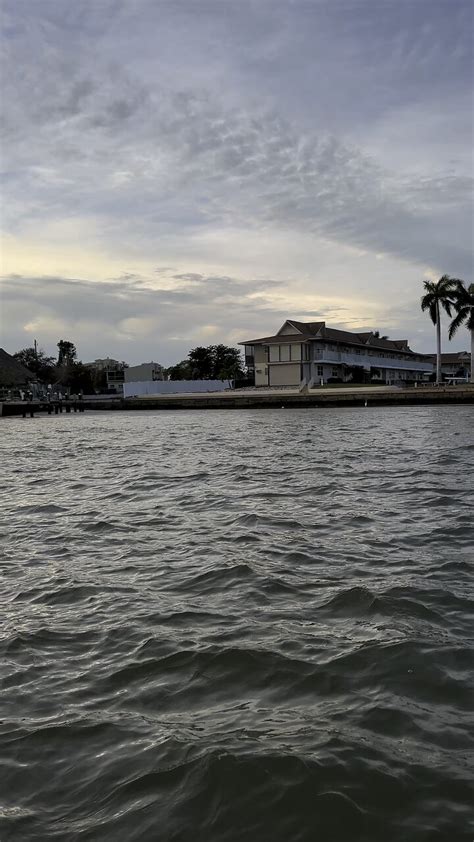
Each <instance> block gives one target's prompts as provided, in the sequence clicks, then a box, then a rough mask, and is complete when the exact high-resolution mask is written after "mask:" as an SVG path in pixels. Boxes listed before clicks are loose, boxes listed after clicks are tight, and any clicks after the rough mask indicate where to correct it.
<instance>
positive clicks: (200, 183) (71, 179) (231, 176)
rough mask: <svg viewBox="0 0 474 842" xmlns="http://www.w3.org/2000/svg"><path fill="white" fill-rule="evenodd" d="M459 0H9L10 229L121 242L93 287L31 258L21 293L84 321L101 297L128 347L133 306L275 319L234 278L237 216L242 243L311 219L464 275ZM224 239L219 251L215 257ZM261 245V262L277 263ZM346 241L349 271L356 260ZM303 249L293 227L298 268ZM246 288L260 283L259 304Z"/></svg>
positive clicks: (338, 236) (6, 196) (251, 323)
mask: <svg viewBox="0 0 474 842" xmlns="http://www.w3.org/2000/svg"><path fill="white" fill-rule="evenodd" d="M380 8H381V7H380ZM472 9H473V7H472V4H471V3H470V2H465V0H457V3H456V4H454V6H453V4H452V3H448V2H447V0H446V1H445V0H432V2H431V3H429V4H427V3H413V2H412V0H400V2H398V3H396V4H395V3H387V4H383V12H382V11H380V9H379V7H377V9H375V7H374V4H373V3H372V2H367V0H355V2H354V0H339V2H338V3H330V2H315V3H300V2H296V3H293V2H291V0H285V2H279V0H276V2H272V3H267V2H265V0H258V2H257V1H256V0H255V2H253V0H242V2H239V3H233V2H229V3H220V2H217V0H212V2H211V0H203V2H202V3H199V4H194V3H186V2H183V3H167V2H164V3H156V2H154V0H140V2H139V3H137V2H134V0H101V2H100V3H92V2H90V0H87V2H81V0H78V2H75V3H64V2H62V0H42V2H41V3H34V2H27V1H26V0H25V1H24V2H20V3H18V2H16V1H15V2H10V0H5V2H4V3H3V6H2V17H3V49H2V58H1V61H2V95H3V96H2V99H3V102H2V108H1V118H2V122H3V126H4V141H3V145H2V150H1V151H2V164H3V169H4V175H3V181H2V184H3V206H2V223H3V225H4V228H5V229H6V231H7V232H8V233H11V234H13V235H15V237H16V238H17V240H18V242H19V243H20V244H21V242H22V241H23V240H25V242H28V241H29V238H31V239H32V240H34V241H42V240H45V241H47V242H51V243H52V245H51V250H52V251H54V248H55V247H56V246H57V248H58V250H59V249H66V250H67V247H70V246H71V244H72V245H75V244H76V233H75V232H76V230H77V239H78V242H79V244H80V245H81V244H82V247H83V248H84V250H87V249H91V250H93V251H94V252H96V253H100V254H106V255H118V256H119V257H120V256H121V255H122V254H123V255H124V256H123V259H122V266H121V267H120V268H119V269H118V271H117V274H119V272H120V273H121V277H120V278H119V279H116V280H113V281H110V282H109V283H108V284H106V285H95V286H94V285H93V284H90V285H89V286H87V285H86V286H81V284H82V285H83V284H84V283H86V282H83V281H77V280H76V281H74V283H71V284H70V286H67V285H66V281H65V280H64V279H63V280H61V279H56V280H55V281H54V282H53V281H52V280H50V281H48V280H44V279H40V278H37V279H36V280H35V281H34V282H33V281H27V279H25V278H23V279H22V280H21V281H18V282H17V286H18V288H20V287H21V288H22V289H26V288H27V285H28V284H29V283H31V287H28V291H29V294H30V295H31V296H33V298H32V301H33V302H34V306H35V307H38V308H43V309H42V312H44V313H49V314H50V315H51V318H53V316H54V318H56V317H57V318H58V319H60V318H62V317H63V315H64V313H66V311H67V313H68V314H69V315H68V324H72V325H74V324H75V322H74V319H73V317H72V316H71V313H72V312H73V310H74V313H75V314H76V316H75V317H74V318H76V321H77V319H81V318H82V319H84V320H87V319H88V318H92V317H94V312H93V311H91V310H89V309H88V307H89V305H88V302H89V301H92V300H94V301H95V302H96V305H97V308H96V310H95V316H96V317H97V319H100V320H101V324H102V323H103V324H104V325H105V324H106V318H107V313H109V314H110V319H111V327H110V341H111V342H115V339H114V338H113V337H114V336H115V337H122V339H117V342H124V343H125V346H124V347H128V346H127V344H126V343H127V342H128V341H129V340H127V339H126V338H123V337H126V336H128V335H130V336H131V335H132V333H133V324H132V325H131V324H130V323H129V322H128V323H127V324H125V326H124V325H123V324H122V322H127V319H141V318H143V319H145V318H150V316H149V313H150V311H151V312H152V313H153V318H156V319H158V321H157V322H156V324H157V330H158V332H159V334H160V337H161V336H165V335H166V336H167V335H168V334H167V333H166V330H167V326H169V327H170V330H172V334H169V335H170V336H171V335H173V336H175V335H176V336H177V335H180V336H181V335H183V331H184V332H185V333H186V332H187V334H186V335H189V334H190V331H191V329H192V324H193V323H194V322H195V323H196V324H202V325H203V326H206V325H207V326H208V327H209V326H210V327H209V329H211V327H212V326H213V325H214V326H217V329H218V331H221V334H219V335H222V337H223V338H225V336H227V335H229V332H231V330H232V325H233V326H234V327H236V328H238V327H239V326H240V325H242V328H244V327H245V330H244V335H245V333H247V332H250V333H253V332H254V327H255V329H256V330H257V332H261V327H262V319H263V321H264V322H265V325H266V327H268V329H273V327H274V323H273V322H272V325H270V324H269V322H268V321H265V319H266V315H267V314H268V313H270V312H271V304H270V303H269V301H268V300H267V301H266V303H265V293H266V292H269V291H271V290H272V289H277V288H276V287H274V286H272V283H273V284H274V283H275V281H274V280H273V281H272V280H268V281H261V280H258V281H256V280H254V281H252V284H251V285H249V287H246V286H245V285H244V287H242V284H241V283H240V282H239V281H238V280H236V278H235V277H234V275H235V274H237V272H238V270H236V268H235V264H236V261H238V260H239V259H240V258H241V250H242V245H241V244H242V242H244V240H245V232H248V236H249V238H250V237H253V242H254V243H255V240H256V239H258V236H259V235H260V234H261V235H262V239H264V238H265V237H268V238H271V237H273V238H274V242H276V241H280V240H281V241H285V239H286V241H288V242H291V241H292V239H295V240H296V239H297V238H300V239H299V240H298V241H299V242H302V243H303V237H304V236H306V243H307V244H309V243H312V242H321V243H323V242H324V241H327V240H330V241H332V242H333V243H335V244H337V246H338V247H340V249H341V252H342V251H343V250H344V249H345V247H346V246H353V247H355V248H357V249H360V250H363V251H368V252H369V253H373V254H374V255H375V254H379V253H382V254H388V255H392V256H393V257H394V258H395V259H396V260H398V261H399V265H402V264H403V265H405V264H407V265H411V266H412V267H413V270H412V271H413V275H414V277H416V279H417V282H418V281H419V277H420V274H421V271H422V267H434V269H435V270H436V271H439V272H440V273H441V272H445V271H447V272H449V273H450V274H453V275H458V276H461V277H468V278H469V277H470V276H471V273H472V229H473V214H472V194H473V180H472V174H473V173H472V120H470V119H469V118H468V117H466V115H468V114H469V113H471V112H470V109H471V100H470V92H471V84H472V43H471V37H470V32H471V31H472ZM68 225H69V227H68ZM51 228H53V229H54V232H53V233H54V236H53V235H51V237H50V240H48V236H49V232H50V230H51ZM235 230H239V231H240V232H241V236H240V238H238V244H237V246H235V247H234V249H235V253H232V252H231V249H232V243H233V242H237V240H233V239H232V236H231V233H232V232H233V231H235ZM84 231H86V233H84ZM227 232H229V236H228V237H226V234H227ZM206 237H207V238H208V245H207V246H206V245H205V244H206ZM216 239H218V240H219V242H220V244H222V243H224V246H221V252H220V254H222V251H223V249H224V247H225V246H226V244H227V248H228V264H229V265H228V267H227V266H222V263H223V261H222V260H221V263H220V264H219V272H218V273H215V274H212V272H211V269H210V267H212V265H213V261H214V249H215V242H216ZM169 242H171V243H172V244H173V249H171V248H170V249H168V251H166V250H164V251H163V252H162V251H161V247H162V244H163V243H169ZM196 242H199V243H200V253H199V257H200V260H199V259H197V258H196V256H195V252H196V248H197V247H196ZM203 244H204V245H203ZM302 248H303V246H302ZM206 249H207V251H206ZM266 253H267V254H268V255H269V257H268V266H267V267H266V268H265V269H264V271H263V274H264V275H268V276H269V278H272V279H273V278H274V277H276V276H277V274H278V270H279V267H278V266H277V265H276V264H275V263H272V259H271V247H268V249H267V252H266ZM125 255H126V256H125ZM129 255H132V257H137V258H138V257H139V258H140V259H143V260H144V261H145V262H146V261H148V262H149V264H150V266H152V265H155V264H157V263H159V262H160V260H163V262H165V261H166V262H167V261H171V262H172V264H173V266H174V268H169V267H166V268H160V266H158V267H157V268H156V270H155V273H154V278H155V282H156V279H157V278H158V279H166V281H167V286H169V287H171V288H170V289H164V288H163V289H159V290H155V291H154V292H153V293H152V292H151V291H150V289H149V288H150V285H152V281H151V280H150V277H146V278H144V277H141V276H139V275H134V274H133V272H129V271H128V269H127V267H130V266H131V265H133V264H134V260H133V259H128V257H129ZM203 255H204V257H203ZM345 259H346V261H347V264H346V265H347V275H348V276H349V277H351V278H353V285H354V288H358V287H359V288H360V287H361V286H363V285H364V284H365V278H364V277H363V276H361V275H358V274H357V272H358V269H357V266H356V264H355V262H354V258H353V257H346V258H345ZM374 259H375V257H374ZM313 261H314V254H313V251H312V250H311V249H310V247H309V246H307V257H306V263H305V264H304V274H305V276H306V277H310V276H311V274H312V269H313ZM216 265H217V264H216ZM150 272H151V270H150ZM67 274H68V275H69V276H70V277H71V278H74V276H75V274H76V270H75V267H74V263H73V260H72V259H71V266H70V270H69V272H68V273H67ZM92 274H93V273H91V276H92ZM247 275H248V276H249V275H250V272H248V273H247ZM53 283H54V289H55V294H54V295H53V294H52V287H51V284H53ZM382 283H383V281H382ZM387 283H388V281H387ZM11 284H12V281H11V280H9V281H8V282H7V285H6V291H5V293H4V296H5V301H7V302H9V303H10V304H12V302H13V299H12V298H11V296H12V295H13V296H14V288H13V287H12V286H11ZM155 285H156V283H155ZM158 286H159V283H158ZM390 287H392V288H393V283H392V284H389V287H388V289H389V291H390ZM41 289H43V290H44V296H45V297H44V298H42V297H41V296H42V294H43V293H41ZM250 289H252V291H253V292H260V293H261V294H262V296H263V298H262V300H261V301H260V304H258V306H257V307H256V306H255V299H248V298H246V296H247V295H249V294H250ZM132 290H133V295H132ZM372 290H373V295H374V296H375V295H379V294H380V293H379V290H378V287H377V284H375V283H373V284H372ZM147 296H152V298H147ZM55 297H56V298H57V303H56V304H55V303H54V301H55ZM366 297H367V293H366ZM62 299H64V304H65V310H64V311H63V310H61V308H60V307H59V303H58V302H60V301H61V300H62ZM15 301H16V299H15ZM203 301H206V303H207V309H206V308H204V306H203ZM68 302H72V303H73V304H74V308H73V309H71V307H72V304H71V306H69V304H68ZM242 302H243V303H242ZM262 302H263V303H262ZM142 303H143V309H141V308H142ZM12 306H13V304H12ZM15 307H16V308H17V309H15V318H18V319H21V318H22V316H21V313H25V310H23V311H22V310H21V307H20V304H19V303H18V301H16V304H15ZM259 307H260V309H259ZM335 307H336V305H335V304H334V306H333V307H332V312H333V313H334V312H336V310H335ZM156 308H158V309H159V310H160V313H161V312H166V314H167V319H168V321H167V322H166V323H165V322H163V323H162V322H161V321H160V320H159V319H160V318H161V315H160V313H158V315H157V312H158V311H157V310H156ZM180 308H181V309H180ZM190 308H196V315H194V310H193V317H192V318H191V317H190ZM276 312H279V311H275V315H276ZM400 312H401V311H400ZM127 313H128V315H127ZM253 314H255V319H254V318H253ZM342 315H343V314H342V313H341V317H342ZM345 315H346V318H347V320H348V321H347V322H346V323H350V319H351V316H350V313H347V314H345ZM180 316H181V318H180ZM257 317H258V318H257ZM45 318H46V316H45ZM25 319H26V317H25V318H23V322H25ZM114 320H115V321H114ZM276 321H277V323H278V321H279V318H278V319H277V320H276ZM257 322H258V324H259V325H260V327H257ZM421 324H422V325H423V326H422V327H421V328H420V329H421V330H422V331H423V330H424V323H421ZM113 325H116V327H113ZM81 329H83V326H81ZM127 330H128V333H127ZM114 331H115V332H114ZM84 335H86V334H84ZM130 341H131V340H130ZM174 341H175V340H172V339H169V342H170V343H171V345H169V346H168V347H172V343H173V342H174ZM179 341H181V340H179ZM87 342H88V343H91V342H92V340H91V339H90V337H88V338H87ZM147 342H148V339H147ZM160 342H161V339H160ZM90 347H91V348H92V347H93V345H92V344H90ZM146 347H147V348H149V345H148V344H147V345H146ZM160 347H163V354H165V353H167V352H166V350H165V346H164V345H163V346H160ZM173 347H174V346H173ZM183 347H184V346H183ZM115 353H117V352H115ZM124 353H125V351H124Z"/></svg>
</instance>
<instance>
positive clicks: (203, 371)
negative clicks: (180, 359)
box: [188, 345, 214, 380]
mask: <svg viewBox="0 0 474 842" xmlns="http://www.w3.org/2000/svg"><path fill="white" fill-rule="evenodd" d="M188 359H189V363H190V371H191V377H192V379H193V380H211V379H212V378H213V377H214V357H213V345H209V347H207V348H204V347H203V346H202V345H199V346H198V347H197V348H193V349H192V351H190V352H189V354H188Z"/></svg>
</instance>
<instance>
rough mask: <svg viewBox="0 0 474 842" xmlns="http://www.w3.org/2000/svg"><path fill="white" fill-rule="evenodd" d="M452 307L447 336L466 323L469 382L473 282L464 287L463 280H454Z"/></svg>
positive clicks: (473, 368) (473, 331)
mask: <svg viewBox="0 0 474 842" xmlns="http://www.w3.org/2000/svg"><path fill="white" fill-rule="evenodd" d="M454 308H455V310H456V315H455V317H454V319H453V320H452V322H451V324H450V327H449V338H450V339H452V338H453V336H454V334H455V333H456V331H457V329H458V327H461V325H462V324H465V325H466V327H467V329H468V331H469V332H470V334H471V383H474V284H469V286H468V287H466V286H464V282H463V281H457V282H456V287H455V290H454Z"/></svg>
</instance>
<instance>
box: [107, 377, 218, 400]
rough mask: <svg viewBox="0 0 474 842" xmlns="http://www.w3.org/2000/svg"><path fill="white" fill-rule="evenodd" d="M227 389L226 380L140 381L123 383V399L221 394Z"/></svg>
mask: <svg viewBox="0 0 474 842" xmlns="http://www.w3.org/2000/svg"><path fill="white" fill-rule="evenodd" d="M228 388H229V381H228V380H148V381H145V380H142V381H139V382H137V383H124V384H123V396H124V398H134V397H140V396H141V395H179V394H183V393H185V392H188V393H189V392H223V391H224V389H228Z"/></svg>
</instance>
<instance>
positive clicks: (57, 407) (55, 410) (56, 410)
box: [54, 404, 59, 415]
mask: <svg viewBox="0 0 474 842" xmlns="http://www.w3.org/2000/svg"><path fill="white" fill-rule="evenodd" d="M54 414H55V415H58V414H59V406H58V404H55V405H54Z"/></svg>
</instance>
